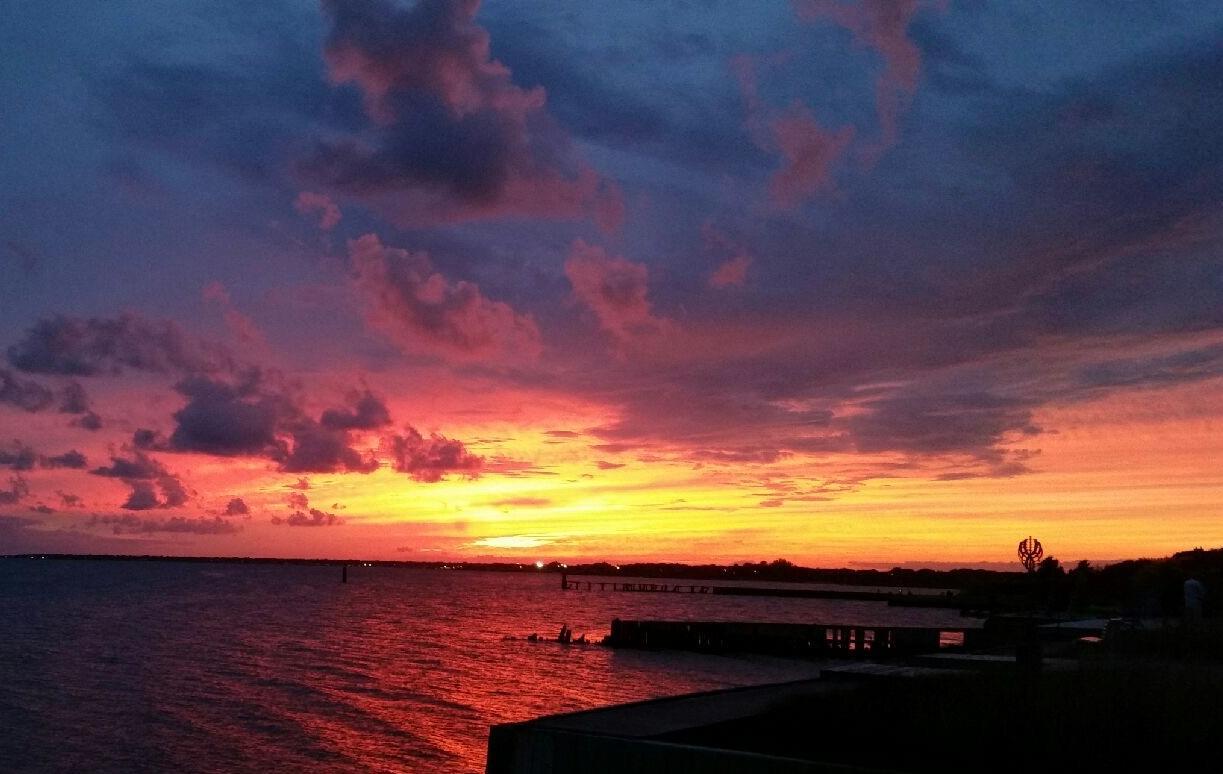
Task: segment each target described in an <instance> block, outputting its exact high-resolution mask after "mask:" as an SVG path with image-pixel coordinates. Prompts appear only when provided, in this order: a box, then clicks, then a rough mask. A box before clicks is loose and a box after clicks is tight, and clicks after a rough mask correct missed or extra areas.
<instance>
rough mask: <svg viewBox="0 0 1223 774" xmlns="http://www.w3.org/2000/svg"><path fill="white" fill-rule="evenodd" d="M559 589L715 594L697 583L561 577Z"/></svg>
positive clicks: (710, 588)
mask: <svg viewBox="0 0 1223 774" xmlns="http://www.w3.org/2000/svg"><path fill="white" fill-rule="evenodd" d="M561 588H562V589H564V590H565V591H644V592H661V593H668V594H716V593H717V592H716V591H714V588H715V587H713V586H707V585H705V586H703V585H700V584H697V583H648V582H628V581H616V580H581V579H577V580H574V579H570V578H569V577H568V576H565V575H562V576H561Z"/></svg>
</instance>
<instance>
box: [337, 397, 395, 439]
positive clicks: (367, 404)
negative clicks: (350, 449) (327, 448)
mask: <svg viewBox="0 0 1223 774" xmlns="http://www.w3.org/2000/svg"><path fill="white" fill-rule="evenodd" d="M348 400H349V402H350V404H351V406H349V407H344V408H333V409H327V410H326V411H324V412H323V414H322V416H321V417H319V423H320V424H321V425H323V426H324V427H327V428H330V429H332V430H376V429H377V428H379V427H384V426H385V425H389V424H390V423H391V412H390V411H388V410H387V408H386V403H384V402H383V401H382V399H381V398H379V397H378V396H376V395H374V394H373V393H371V392H370V391H369V390H366V391H364V392H359V393H353V394H352V395H349V396H348Z"/></svg>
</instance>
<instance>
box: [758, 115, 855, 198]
mask: <svg viewBox="0 0 1223 774" xmlns="http://www.w3.org/2000/svg"><path fill="white" fill-rule="evenodd" d="M770 128H771V129H772V131H773V138H774V140H775V142H776V143H777V146H778V147H779V148H780V150H781V158H782V164H781V168H780V169H778V170H777V171H776V172H775V173H774V174H773V178H772V180H770V181H769V192H770V193H771V194H772V196H773V200H774V201H775V202H776V203H777V204H778V205H779V206H781V207H784V208H790V207H794V206H796V205H797V204H799V203H800V202H801V201H803V200H804V199H806V198H807V197H809V196H810V195H811V194H813V193H815V192H817V191H820V190H822V189H825V188H828V187H829V186H830V185H831V184H832V166H833V164H834V163H835V162H836V160H837V159H838V158H840V157H841V154H842V153H844V151H845V149H846V148H847V147H849V143H850V141H851V140H853V136H854V130H853V127H852V126H843V127H841V128H840V129H838V130H836V131H830V130H827V129H824V128H823V127H822V126H820V125H819V123H817V122H816V120H815V116H814V115H812V113H811V111H810V110H809V109H808V108H807V107H806V106H804V105H801V104H799V103H794V104H793V105H791V106H790V109H789V110H787V111H786V112H785V113H784V114H782V115H779V116H777V117H776V118H775V119H773V120H772V121H771V122H770Z"/></svg>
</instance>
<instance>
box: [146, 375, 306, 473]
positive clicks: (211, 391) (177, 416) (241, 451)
mask: <svg viewBox="0 0 1223 774" xmlns="http://www.w3.org/2000/svg"><path fill="white" fill-rule="evenodd" d="M263 386H264V385H263V384H262V381H261V376H260V374H259V373H258V372H253V371H252V372H251V373H250V374H248V375H247V377H246V378H244V379H241V380H239V381H236V382H234V383H228V382H224V381H221V380H219V379H211V378H208V377H205V376H194V377H189V378H187V379H184V380H182V381H181V382H179V383H178V384H177V385H175V389H176V390H177V391H178V392H179V393H181V394H182V395H184V396H185V397H186V398H187V399H188V400H187V405H186V406H184V407H183V408H182V409H180V410H178V411H177V412H175V413H174V420H175V422H176V423H177V425H176V426H175V428H174V432H173V433H172V434H171V435H170V439H169V447H170V448H171V449H173V450H174V451H193V452H202V453H205V454H217V455H224V456H235V455H250V456H269V455H277V454H283V446H282V444H281V441H280V440H279V438H278V437H277V431H278V429H279V427H280V425H281V424H282V423H283V422H284V421H285V418H286V417H287V416H291V415H295V414H296V408H295V407H294V406H293V405H292V404H291V403H290V402H289V401H288V399H287V398H285V397H284V396H283V395H280V394H276V393H271V392H267V391H264V390H263V389H262V388H263ZM139 442H140V439H138V443H139Z"/></svg>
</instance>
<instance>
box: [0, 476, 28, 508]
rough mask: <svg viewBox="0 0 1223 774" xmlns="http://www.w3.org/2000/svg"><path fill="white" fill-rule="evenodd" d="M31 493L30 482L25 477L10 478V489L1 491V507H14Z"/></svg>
mask: <svg viewBox="0 0 1223 774" xmlns="http://www.w3.org/2000/svg"><path fill="white" fill-rule="evenodd" d="M29 493H30V482H28V481H26V479H25V477H24V476H20V475H16V476H10V477H9V480H8V488H6V489H0V505H14V504H16V503H19V502H21V501H22V499H23V498H25V497H26V496H27V495H28V494H29Z"/></svg>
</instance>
